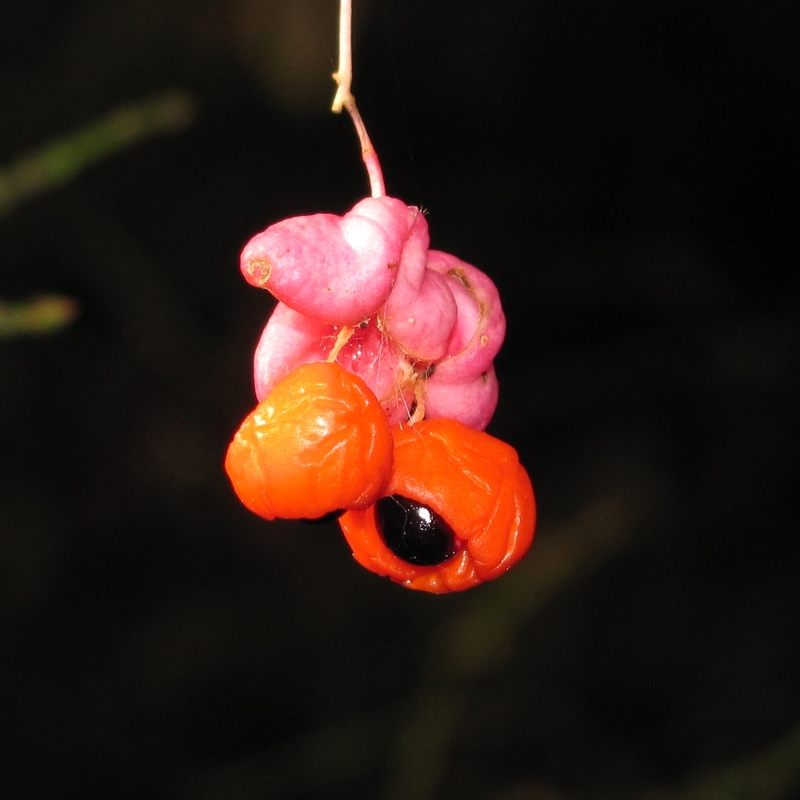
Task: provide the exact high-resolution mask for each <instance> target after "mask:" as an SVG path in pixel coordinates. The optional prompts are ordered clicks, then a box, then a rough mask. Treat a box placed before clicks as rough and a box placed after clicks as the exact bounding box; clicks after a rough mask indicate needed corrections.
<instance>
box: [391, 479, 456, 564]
mask: <svg viewBox="0 0 800 800" xmlns="http://www.w3.org/2000/svg"><path fill="white" fill-rule="evenodd" d="M375 522H376V523H377V526H378V533H380V535H381V538H382V539H383V541H384V543H385V544H386V546H387V547H388V548H389V549H390V550H391V551H392V552H393V553H394V554H395V555H396V556H397V557H398V558H402V559H403V561H407V562H408V563H409V564H417V565H419V566H423V567H433V566H435V565H436V564H441V563H442V562H444V561H447V559H449V558H452V557H453V556H454V555H455V554H456V549H457V548H456V535H455V532H454V531H453V529H452V528H451V527H450V526H449V525H448V524H447V523H446V522H445V521H444V520H443V519H442V518H441V516H439V514H437V513H436V512H435V511H434V510H433V509H432V508H428V506H425V505H422V503H417V502H416V501H415V500H410V499H409V498H408V497H403V496H402V495H399V494H393V495H391V497H384V498H382V499H381V500H378V502H377V503H375Z"/></svg>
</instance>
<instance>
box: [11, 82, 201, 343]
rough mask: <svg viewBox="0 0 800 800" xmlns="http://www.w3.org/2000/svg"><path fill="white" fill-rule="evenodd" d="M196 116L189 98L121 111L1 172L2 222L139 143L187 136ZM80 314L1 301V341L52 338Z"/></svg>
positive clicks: (61, 302) (44, 302) (43, 304)
mask: <svg viewBox="0 0 800 800" xmlns="http://www.w3.org/2000/svg"><path fill="white" fill-rule="evenodd" d="M194 113H195V105H194V101H193V100H192V98H191V97H190V96H189V95H187V94H186V93H184V92H166V93H163V94H159V95H156V96H154V97H149V98H147V99H145V100H141V101H139V102H136V103H130V104H127V105H123V106H120V107H119V108H117V109H115V110H114V111H111V112H110V113H109V114H107V115H106V116H104V117H101V118H100V119H98V120H95V121H94V122H90V123H89V124H88V125H85V126H84V127H83V128H80V129H79V130H77V131H74V132H73V133H69V134H67V135H66V136H64V137H62V138H60V139H57V140H55V141H54V142H50V143H49V144H46V145H44V146H43V147H41V148H39V149H38V150H34V151H33V152H31V153H27V154H25V155H22V156H20V157H19V158H17V159H15V160H14V161H12V162H11V163H10V164H8V165H7V166H5V167H2V168H0V217H1V216H3V215H5V214H8V213H9V212H11V211H12V210H13V209H15V208H16V207H17V206H19V205H20V204H21V203H23V202H25V201H26V200H31V199H32V198H34V197H36V196H37V195H40V194H43V193H44V192H46V191H49V190H50V189H54V188H56V187H58V186H61V185H63V184H65V183H68V182H69V181H70V180H72V179H74V178H75V177H76V176H77V175H79V174H80V173H81V172H82V171H83V170H84V169H86V168H87V167H90V166H92V165H93V164H96V163H97V162H98V161H102V160H103V159H105V158H109V157H110V156H112V155H115V154H116V153H119V152H120V151H121V150H124V149H125V148H126V147H128V146H130V145H132V144H134V143H136V142H139V141H142V140H143V139H148V138H150V137H153V136H159V135H161V134H166V133H180V132H182V131H184V130H185V129H186V128H187V127H188V126H189V125H190V124H191V122H192V120H193V118H194ZM77 313H78V305H77V303H76V302H75V301H74V300H71V299H69V298H66V297H57V296H52V295H51V296H42V297H35V298H33V299H31V300H28V301H24V302H19V303H4V302H3V301H2V300H0V339H8V338H10V337H12V336H21V335H38V334H44V333H52V332H53V331H56V330H59V329H60V328H62V327H63V326H64V325H67V324H69V323H70V322H71V321H72V320H73V319H74V318H75V317H76V316H77Z"/></svg>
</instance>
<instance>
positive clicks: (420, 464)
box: [339, 419, 536, 594]
mask: <svg viewBox="0 0 800 800" xmlns="http://www.w3.org/2000/svg"><path fill="white" fill-rule="evenodd" d="M392 433H393V434H394V465H393V467H392V473H391V477H390V479H389V482H388V484H387V485H386V487H385V489H384V491H383V493H382V495H383V496H388V495H393V494H399V495H403V496H404V497H408V498H410V499H412V500H415V501H417V502H419V503H423V504H425V505H427V506H429V507H430V508H432V509H433V510H435V511H436V512H437V513H438V514H440V515H441V516H442V517H443V518H444V519H445V521H446V522H447V523H448V524H449V525H450V526H451V527H452V528H453V530H454V531H455V533H456V535H457V537H458V539H459V541H458V543H457V544H458V552H457V553H456V554H455V555H454V556H453V557H452V558H450V559H449V560H447V561H445V562H443V563H442V564H438V565H437V566H417V565H414V564H410V563H408V562H406V561H403V560H402V559H400V558H398V557H397V556H396V555H395V554H394V553H393V552H392V551H391V550H390V549H389V548H388V547H387V546H386V544H384V542H383V539H382V538H381V535H380V533H379V531H378V528H377V526H376V523H375V507H374V506H370V507H369V508H365V509H363V510H355V511H349V512H348V513H346V514H343V515H342V516H341V517H340V519H339V523H340V525H341V528H342V531H343V532H344V535H345V538H346V539H347V541H348V543H349V544H350V547H351V548H352V550H353V555H354V556H355V558H356V560H357V561H358V562H359V563H360V564H362V565H363V566H365V567H366V568H367V569H370V570H372V571H373V572H376V573H378V574H379V575H385V576H388V577H389V578H391V579H392V580H393V581H396V582H397V583H400V584H403V585H404V586H407V587H408V588H410V589H419V590H422V591H426V592H434V593H437V594H441V593H444V592H458V591H463V590H464V589H469V588H471V587H473V586H476V585H477V584H479V583H482V582H483V581H487V580H491V579H492V578H497V577H499V576H500V575H503V574H504V573H505V572H507V571H508V570H509V569H510V568H511V567H512V566H513V565H514V564H516V563H517V562H518V561H519V560H520V559H521V558H522V557H523V556H524V555H525V553H526V552H527V551H528V548H529V547H530V546H531V543H532V542H533V533H534V527H535V524H536V503H535V500H534V496H533V487H532V485H531V481H530V478H529V477H528V473H527V472H526V471H525V468H524V467H523V466H522V465H521V464H520V463H519V459H518V457H517V453H516V451H515V450H514V448H513V447H511V446H510V445H508V444H506V443H505V442H502V441H500V440H499V439H496V438H494V437H493V436H490V435H489V434H487V433H484V432H483V431H478V430H475V429H474V428H469V427H467V426H466V425H462V424H461V423H460V422H455V421H454V420H450V419H431V420H424V421H423V422H420V423H417V424H416V425H414V426H410V425H404V426H396V427H394V428H392Z"/></svg>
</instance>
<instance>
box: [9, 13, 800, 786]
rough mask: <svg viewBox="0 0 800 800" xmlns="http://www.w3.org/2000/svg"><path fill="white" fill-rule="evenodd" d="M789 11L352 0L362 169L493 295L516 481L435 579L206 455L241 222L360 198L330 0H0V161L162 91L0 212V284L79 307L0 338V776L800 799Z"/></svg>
mask: <svg viewBox="0 0 800 800" xmlns="http://www.w3.org/2000/svg"><path fill="white" fill-rule="evenodd" d="M798 8H800V6H798V5H797V4H796V3H793V2H766V3H755V2H744V1H741V2H735V1H734V2H731V0H725V2H722V0H720V1H719V2H700V3H697V2H693V3H689V2H674V1H673V2H665V1H664V0H660V1H659V2H652V3H638V2H632V1H631V0H616V1H614V0H611V1H608V2H606V1H603V0H600V1H598V0H573V1H570V0H566V1H564V0H559V2H555V0H544V2H528V1H527V0H525V1H524V2H523V0H495V2H492V3H485V2H476V1H475V0H462V1H461V2H435V1H434V0H429V1H428V2H423V0H403V2H400V1H399V0H372V1H371V2H369V3H366V2H363V3H362V2H359V0H356V17H357V23H358V24H357V28H358V31H357V32H358V37H357V46H356V53H355V83H354V91H355V94H356V97H357V98H358V101H359V106H360V108H361V111H362V114H363V115H364V117H365V120H366V122H367V125H368V127H369V129H370V132H371V134H372V137H373V140H374V143H375V145H376V148H377V150H378V152H379V154H380V156H381V160H382V164H383V168H384V173H385V177H386V181H387V187H388V190H389V192H390V193H391V194H394V195H396V196H399V197H402V198H403V199H405V200H406V201H407V202H409V203H413V204H421V205H423V206H424V207H425V209H426V210H427V211H428V212H429V217H428V221H429V224H430V228H431V235H432V240H433V245H434V246H435V247H438V248H440V249H443V250H447V251H450V252H453V253H455V254H456V255H458V256H460V257H461V258H463V259H465V260H467V261H470V262H472V263H475V264H476V265H478V266H480V267H481V268H482V269H484V270H485V271H486V272H488V273H489V274H490V275H491V276H492V277H493V279H494V280H495V281H496V282H497V284H498V286H499V288H500V290H501V293H502V296H503V298H504V305H505V309H506V313H507V316H508V319H509V331H508V336H507V339H506V343H505V346H504V349H503V351H502V353H501V355H500V357H499V358H498V360H497V370H498V374H499V377H500V382H501V399H500V406H499V409H498V412H497V415H496V417H495V420H494V421H493V423H492V425H491V427H490V432H492V433H494V434H495V435H497V436H500V437H501V438H503V439H506V440H507V441H509V442H511V443H512V444H513V445H514V446H515V447H517V449H518V450H519V453H520V456H521V458H522V460H523V462H524V463H525V464H526V466H527V467H528V469H529V471H530V473H531V476H532V478H533V481H534V486H535V487H536V491H537V498H538V502H539V507H540V524H539V528H538V536H537V541H536V542H535V544H534V547H533V550H532V551H531V554H530V555H529V557H528V558H527V559H526V560H525V561H524V562H523V564H522V565H520V567H518V568H517V569H516V570H515V571H514V572H512V573H510V574H509V575H508V576H507V577H505V578H504V579H502V580H500V581H497V582H495V583H494V584H492V585H487V586H483V587H480V588H478V589H476V590H474V591H472V592H469V593H467V594H463V595H454V596H446V597H436V596H429V595H422V594H416V593H412V592H408V591H406V590H404V589H402V588H400V587H398V586H395V585H394V584H392V583H390V582H389V581H386V580H383V579H379V578H377V577H376V576H374V575H372V574H371V573H368V572H366V571H364V570H362V569H361V568H360V567H359V566H358V565H357V564H356V563H355V562H354V561H353V560H352V558H351V556H350V555H349V552H348V550H347V548H346V546H345V544H344V541H343V539H342V537H341V536H340V535H339V534H338V532H337V528H336V527H335V526H327V527H320V528H313V527H307V526H303V525H300V524H267V523H265V522H263V521H261V520H259V519H258V518H256V517H254V516H253V515H251V514H249V513H248V512H247V511H246V510H245V509H244V508H243V507H241V506H240V505H239V504H238V503H237V501H236V499H235V497H234V495H233V493H232V491H231V490H230V487H229V485H228V482H227V478H226V476H225V474H224V472H223V470H222V460H223V457H224V453H225V448H226V446H227V443H228V441H229V439H230V437H231V435H232V433H233V431H234V430H235V429H236V427H237V426H238V423H239V421H240V420H241V419H242V418H243V417H244V416H245V414H246V413H247V412H248V411H249V410H250V409H251V407H252V406H253V405H254V396H253V392H252V386H251V375H250V369H251V356H252V350H253V348H254V346H255V343H256V341H257V338H258V335H259V332H260V329H261V327H262V326H263V324H264V322H265V319H266V317H267V315H268V313H269V311H270V308H271V301H270V298H269V296H268V295H266V293H261V292H258V291H257V290H255V289H253V288H251V287H249V286H247V285H246V284H245V282H244V281H243V280H242V278H241V276H240V274H239V272H238V261H237V257H238V252H239V250H240V249H241V247H242V246H243V244H244V243H245V242H246V240H247V239H248V238H249V237H250V236H251V235H252V234H253V233H255V232H257V231H258V230H261V229H262V228H264V227H266V226H267V225H268V224H269V223H271V222H274V221H276V220H278V219H281V218H283V217H286V216H290V215H293V214H299V213H312V212H316V211H330V212H336V213H343V212H344V211H345V210H347V209H348V208H349V207H350V206H351V205H353V204H354V203H355V202H356V201H357V200H359V199H360V198H361V197H362V196H363V195H364V194H365V193H366V192H367V191H368V189H367V182H366V178H365V174H364V171H363V169H362V167H361V165H360V162H359V157H358V147H357V144H356V139H355V135H354V133H353V131H352V129H351V126H350V124H349V121H348V120H347V119H346V118H342V117H337V116H335V115H333V114H331V113H330V112H329V111H328V108H329V104H330V101H331V99H332V96H333V92H334V86H333V82H332V81H331V80H330V73H331V72H332V71H333V70H334V69H335V48H336V33H335V17H336V3H335V0H325V2H323V1H322V0H320V1H319V2H311V0H296V1H294V2H293V1H290V0H282V1H278V0H199V2H189V0H128V1H127V2H125V1H123V0H119V1H118V2H107V1H106V2H73V3H57V2H48V1H47V0H4V2H3V3H2V5H0V108H2V112H0V164H2V163H8V162H10V161H11V160H12V159H13V158H15V157H16V156H18V155H20V154H22V153H24V152H26V151H29V150H31V149H32V148H35V147H37V146H40V145H42V144H44V143H46V142H48V141H51V140H53V139H56V138H58V137H61V136H64V135H66V134H68V133H69V132H70V131H72V130H74V129H76V128H78V127H79V126H81V125H83V124H85V123H87V122H89V121H90V120H92V119H95V118H97V117H99V116H102V115H103V114H105V113H107V112H108V111H109V110H110V109H112V108H114V107H116V106H118V105H119V104H120V103H126V102H134V101H137V100H140V99H142V98H145V97H147V96H150V95H151V94H153V93H156V92H160V91H163V90H165V89H177V90H181V91H185V92H188V93H189V94H190V95H191V96H192V97H193V99H194V102H195V103H196V107H197V115H196V119H195V121H194V123H193V124H192V125H191V126H190V127H189V128H188V129H187V130H186V132H184V133H182V134H180V135H175V136H164V137H161V138H155V139H151V140H148V141H146V142H141V143H139V144H137V145H135V146H133V147H131V148H129V149H127V150H125V151H124V152H122V153H120V154H118V155H116V156H114V157H113V158H110V159H108V160H106V161H104V162H102V163H100V164H97V165H96V166H94V167H92V168H91V169H89V170H87V171H85V172H84V173H83V174H82V175H81V176H80V177H79V178H78V179H76V180H74V181H71V182H70V183H69V184H68V185H66V186H63V187H61V188H58V189H56V190H54V191H52V192H50V193H48V194H46V195H43V196H41V197H39V198H37V199H34V200H31V201H30V202H27V203H25V204H21V205H20V206H19V207H17V208H16V209H15V210H13V211H12V212H11V213H9V214H7V215H6V216H5V217H3V218H0V297H2V298H4V299H6V300H14V299H22V298H25V297H28V296H30V295H32V294H35V293H39V292H43V291H48V292H60V293H63V294H65V295H68V296H70V297H73V298H75V299H76V300H77V301H78V302H79V303H80V306H81V310H82V311H81V315H80V317H79V318H78V320H77V321H76V322H74V323H73V324H72V325H71V326H70V327H68V328H66V329H65V330H64V331H62V332H61V333H59V334H57V335H53V336H50V337H38V338H20V339H15V340H8V341H4V342H0V613H2V617H0V626H1V627H0V635H1V636H2V639H0V642H1V644H0V647H1V648H2V649H1V650H0V690H1V694H0V715H1V716H0V736H2V737H3V738H4V739H5V741H3V743H2V758H0V762H2V767H0V785H2V786H3V787H4V793H6V794H8V796H9V797H11V796H14V797H23V798H38V797H47V798H52V797H60V796H66V795H68V794H73V795H74V796H79V797H88V796H105V797H165V798H186V799H187V800H188V799H189V798H204V799H207V800H217V799H219V800H223V799H224V800H240V799H241V800H245V799H248V800H249V798H272V797H281V798H283V797H286V798H370V799H371V798H384V797H386V798H408V797H414V798H416V800H426V799H429V800H433V798H438V799H441V800H450V799H451V798H453V800H455V799H456V798H458V799H459V800H471V798H492V800H533V798H541V799H543V800H560V799H561V798H594V797H648V798H659V799H661V800H664V799H665V798H678V797H719V798H728V797H737V798H751V797H752V798H759V799H760V798H792V797H798V796H800V775H799V774H798V768H797V766H796V765H797V764H800V681H798V675H800V644H799V640H798V615H799V614H800V589H799V588H798V585H799V582H798V567H800V548H799V547H798V530H797V510H798V509H797V505H798V504H797V501H796V498H795V494H796V483H797V474H798V457H797V452H798V437H797V428H798V384H797V382H796V379H795V378H796V374H795V373H796V371H797V366H798V363H797V362H798V351H799V349H800V330H799V329H798V317H797V312H798V299H800V293H799V292H798V264H799V263H800V259H799V258H798V256H799V255H800V253H799V252H798V251H799V250H800V248H798V235H797V220H798V214H797V212H798V204H797V199H796V198H797V185H798V178H800V170H798V165H799V163H800V158H798V153H799V152H800V102H798V99H799V96H800V92H798V81H800V55H799V54H800V49H798V47H797V41H798V31H799V30H800V26H798V15H800V12H799V11H798ZM705 781H708V783H704V782H705ZM709 787H711V788H709ZM726 787H727V788H726ZM731 787H733V788H731ZM693 793H694V794H693Z"/></svg>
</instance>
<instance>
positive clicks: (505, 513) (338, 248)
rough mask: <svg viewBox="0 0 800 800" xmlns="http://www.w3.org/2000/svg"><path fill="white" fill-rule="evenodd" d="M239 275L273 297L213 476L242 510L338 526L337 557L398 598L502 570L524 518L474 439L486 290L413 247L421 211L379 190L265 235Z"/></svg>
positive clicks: (526, 532) (525, 504) (523, 543)
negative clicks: (346, 556) (252, 393)
mask: <svg viewBox="0 0 800 800" xmlns="http://www.w3.org/2000/svg"><path fill="white" fill-rule="evenodd" d="M241 269H242V272H243V274H244V276H245V278H246V279H247V280H248V282H250V283H251V284H253V285H254V286H257V287H261V288H266V289H268V290H269V291H270V292H271V293H272V294H273V295H274V296H275V297H276V298H277V300H278V304H277V306H276V307H275V309H274V311H273V313H272V315H271V316H270V318H269V320H268V322H267V325H266V327H265V328H264V331H263V333H262V335H261V339H260V341H259V344H258V347H257V349H256V354H255V365H254V373H255V386H256V395H257V397H258V400H259V404H258V406H257V407H256V409H255V410H254V411H253V412H252V413H251V414H250V415H249V416H248V417H247V419H246V420H245V421H244V423H243V424H242V426H241V428H240V429H239V431H238V432H237V433H236V436H235V437H234V440H233V442H232V443H231V445H230V447H229V450H228V455H227V459H226V464H225V466H226V470H227V472H228V475H229V476H230V478H231V481H232V483H233V486H234V489H235V490H236V492H237V494H238V495H239V497H240V499H241V500H242V502H243V503H244V504H245V505H246V506H247V507H248V508H250V509H251V510H252V511H254V512H256V513H257V514H260V515H261V516H263V517H265V518H266V519H274V518H275V517H284V518H289V519H301V518H319V517H322V516H325V515H328V514H332V513H339V514H341V516H340V525H341V528H342V530H343V532H344V535H345V537H346V539H347V541H348V543H349V544H350V546H351V548H352V549H353V553H354V556H355V558H356V559H357V560H358V561H359V562H360V563H361V564H363V565H364V566H366V567H367V568H368V569H371V570H373V571H374V572H377V573H378V574H381V575H387V576H389V577H390V578H392V579H393V580H395V581H397V582H398V583H401V584H403V585H405V586H408V587H410V588H413V589H422V590H424V591H429V592H437V593H440V592H448V591H459V590H462V589H467V588H469V587H471V586H474V585H475V584H477V583H480V582H482V581H485V580H488V579H490V578H494V577H497V576H498V575H500V574H502V573H504V572H506V571H507V570H508V569H509V568H510V567H511V566H512V565H513V564H514V563H516V562H517V561H518V560H519V559H520V558H521V557H522V556H523V555H524V554H525V552H526V551H527V549H528V548H529V546H530V544H531V542H532V539H533V529H534V524H535V516H536V512H535V504H534V498H533V490H532V488H531V483H530V480H529V478H528V475H527V473H526V472H525V470H524V468H523V467H522V466H521V465H520V464H519V461H518V459H517V454H516V452H515V451H514V450H513V448H511V447H510V446H509V445H507V444H505V443H504V442H501V441H499V440H497V439H495V438H493V437H491V436H489V435H488V434H486V433H484V432H483V429H484V428H485V427H486V425H487V424H488V423H489V420H490V419H491V417H492V414H493V413H494V410H495V407H496V405H497V394H498V387H497V378H496V376H495V372H494V369H493V366H492V362H493V360H494V357H495V355H496V354H497V351H498V350H499V348H500V345H501V344H502V342H503V338H504V336H505V317H504V315H503V311H502V308H501V305H500V298H499V296H498V293H497V289H496V288H495V286H494V284H493V283H492V281H491V280H490V279H489V278H488V277H487V276H486V275H485V274H484V273H482V272H481V271H480V270H478V269H476V268H475V267H473V266H471V265H470V264H466V263H465V262H463V261H461V260H459V259H458V258H456V257H455V256H452V255H449V254H447V253H443V252H439V251H436V250H430V249H429V236H428V225H427V221H426V219H425V216H424V215H423V214H422V213H421V211H420V210H419V209H418V208H415V207H412V206H407V205H406V204H405V203H403V202H402V201H400V200H397V199H395V198H391V197H385V196H381V197H370V198H366V199H364V200H362V201H360V202H359V203H357V204H356V205H355V207H354V208H353V209H351V210H350V211H349V212H347V213H346V214H344V215H343V216H341V217H340V216H336V215H333V214H314V215H311V216H302V217H293V218H290V219H286V220H283V221H281V222H278V223H276V224H274V225H271V226H270V227H269V228H267V229H266V230H265V231H263V232H261V233H259V234H257V235H256V236H254V237H253V238H252V239H251V240H250V242H248V244H247V245H246V246H245V248H244V250H243V252H242V255H241Z"/></svg>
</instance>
